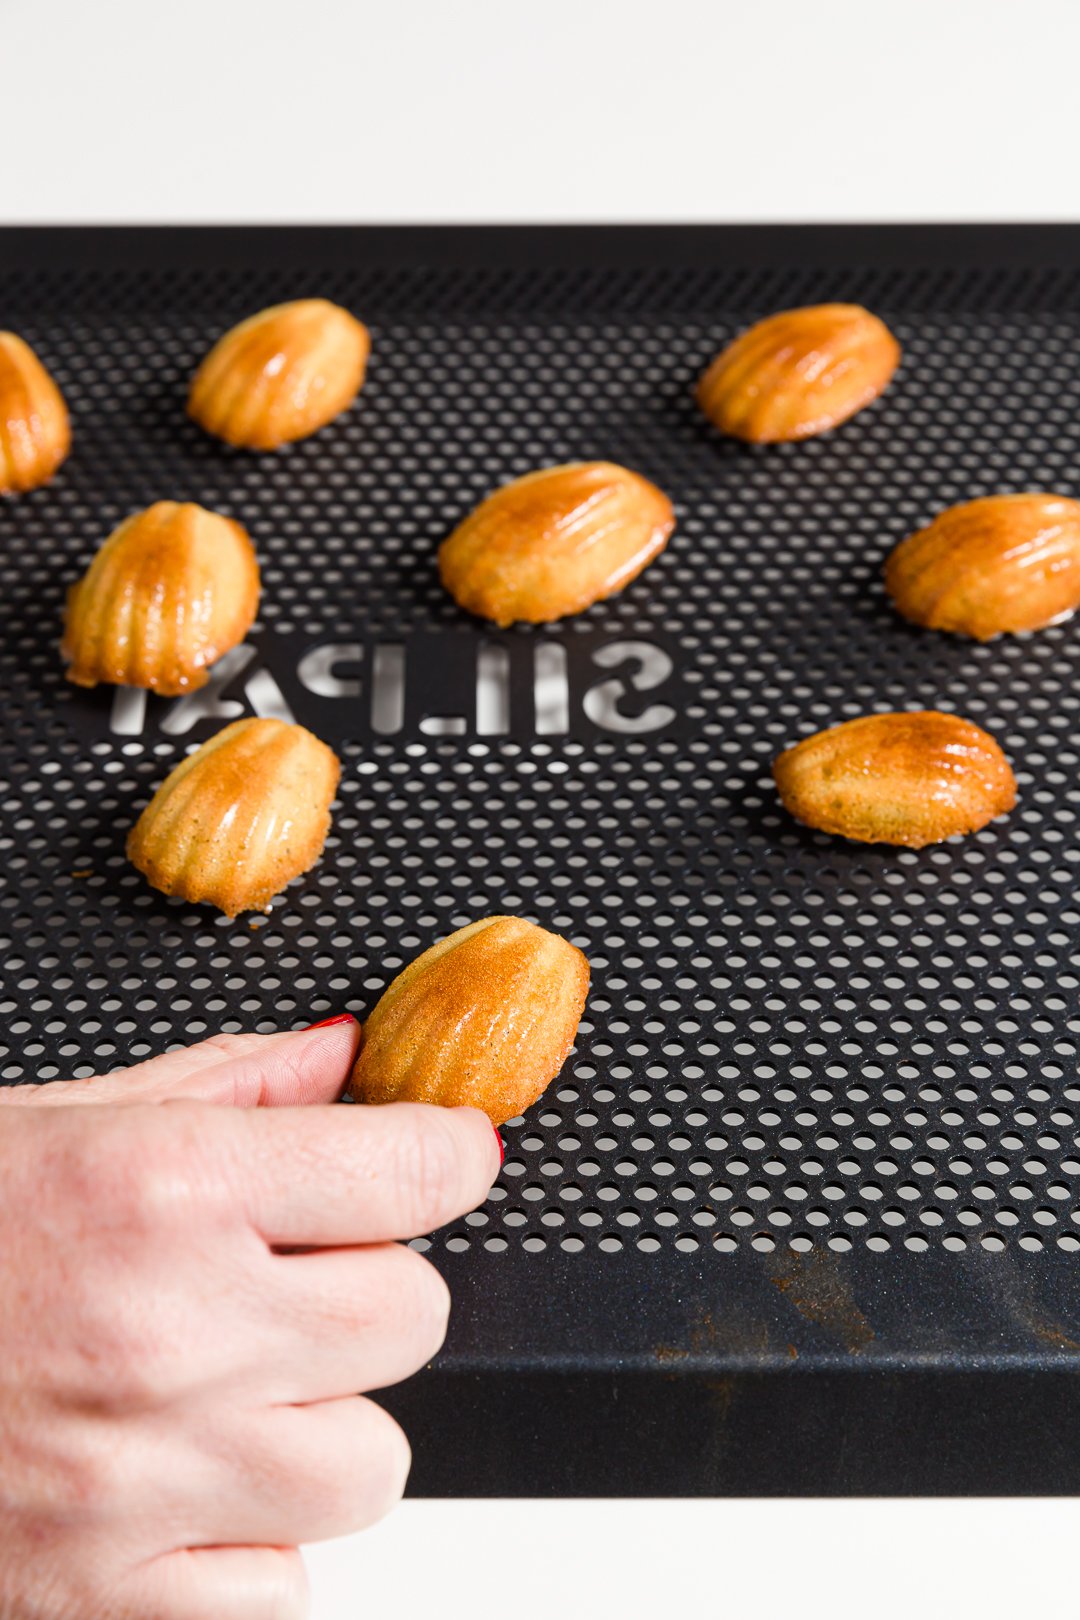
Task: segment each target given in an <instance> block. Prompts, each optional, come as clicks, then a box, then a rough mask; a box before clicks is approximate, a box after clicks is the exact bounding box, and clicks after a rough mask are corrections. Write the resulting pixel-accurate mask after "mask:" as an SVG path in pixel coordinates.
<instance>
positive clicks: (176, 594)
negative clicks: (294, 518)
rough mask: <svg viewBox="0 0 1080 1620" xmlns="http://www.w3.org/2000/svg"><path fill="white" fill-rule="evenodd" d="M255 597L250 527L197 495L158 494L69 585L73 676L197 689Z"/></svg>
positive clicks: (67, 650) (68, 654)
mask: <svg viewBox="0 0 1080 1620" xmlns="http://www.w3.org/2000/svg"><path fill="white" fill-rule="evenodd" d="M258 605H259V565H258V563H257V562H256V560H255V552H254V550H253V549H252V545H251V541H250V540H249V539H248V536H247V532H246V530H244V529H243V528H242V527H241V526H240V524H239V523H234V522H233V521H232V520H231V519H230V518H225V517H221V516H220V514H219V513H217V512H208V511H206V509H205V508H204V507H202V506H195V505H193V504H192V503H191V502H184V503H180V502H177V501H157V502H155V504H154V505H153V506H148V507H147V508H146V510H145V511H143V512H136V513H135V514H134V516H132V517H129V518H127V519H126V520H125V521H124V522H123V523H121V525H120V527H119V528H118V529H115V530H114V531H113V533H112V534H111V535H110V536H109V538H108V539H107V540H106V541H105V543H104V545H103V546H102V547H101V550H100V551H99V552H98V554H97V556H96V557H95V558H94V560H93V562H92V563H91V564H90V567H89V568H88V569H87V571H86V573H85V574H84V575H83V577H82V579H81V580H79V582H78V584H77V585H73V586H72V587H71V590H70V591H69V592H68V600H67V611H66V614H65V620H64V639H63V642H62V643H61V652H62V653H63V656H64V657H65V658H66V659H67V660H68V661H69V667H68V670H67V678H68V680H69V681H74V682H75V684H76V685H77V686H96V685H97V684H98V682H99V681H108V682H112V683H113V684H114V685H117V686H143V687H148V688H149V689H150V690H151V691H152V692H159V693H161V694H162V695H163V696H165V697H176V696H178V695H179V694H180V693H182V692H190V691H193V690H194V689H195V688H196V687H199V686H202V685H204V684H205V682H206V678H207V675H206V671H207V668H208V666H209V665H210V664H212V663H214V662H215V660H216V659H218V658H220V657H221V656H222V654H223V653H226V652H228V650H229V648H230V647H235V646H236V645H237V643H238V642H241V641H243V639H244V637H245V636H246V635H247V633H248V630H249V629H250V628H251V625H252V623H253V621H254V618H255V613H256V610H257V608H258Z"/></svg>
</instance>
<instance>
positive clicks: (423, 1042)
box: [351, 917, 589, 1125]
mask: <svg viewBox="0 0 1080 1620" xmlns="http://www.w3.org/2000/svg"><path fill="white" fill-rule="evenodd" d="M588 989H589V964H588V962H587V961H586V959H585V957H584V956H583V955H582V953H581V952H580V951H579V950H578V949H577V948H576V946H573V945H571V944H570V942H569V941H568V940H565V939H563V938H562V937H561V936H560V935H558V934H552V933H549V932H548V931H547V929H544V928H539V927H537V925H536V924H535V923H532V922H528V921H527V920H526V919H525V918H523V917H484V918H481V920H480V921H479V922H474V923H470V924H469V925H468V926H467V927H465V928H459V929H458V930H457V932H456V933H454V934H451V935H450V936H449V938H447V939H444V940H440V941H439V943H438V944H437V945H433V946H431V948H430V949H429V950H426V951H425V952H424V953H423V955H422V956H418V957H417V958H416V960H415V961H414V962H412V963H410V965H409V966H408V967H407V968H405V969H404V971H403V972H401V973H399V974H398V976H397V978H396V979H394V981H393V982H392V984H390V985H389V987H388V988H387V990H386V991H385V992H384V994H383V996H382V997H381V999H380V1000H379V1002H378V1003H377V1005H376V1006H375V1008H374V1010H373V1012H372V1013H371V1016H370V1017H369V1018H368V1020H367V1022H366V1024H365V1025H364V1039H363V1045H362V1046H361V1049H360V1055H359V1057H358V1058H357V1061H356V1067H355V1069H354V1071H353V1076H352V1081H351V1090H352V1094H353V1096H354V1097H355V1098H356V1100H357V1101H358V1102H364V1103H388V1102H426V1103H438V1104H441V1105H442V1106H443V1107H446V1108H457V1107H470V1108H480V1109H482V1110H483V1111H484V1113H486V1114H487V1116H488V1118H489V1119H490V1120H491V1122H492V1124H494V1125H501V1124H503V1123H504V1122H505V1121H506V1120H508V1119H514V1118H516V1117H517V1115H518V1114H522V1113H524V1111H525V1109H526V1108H528V1107H529V1106H530V1105H531V1104H532V1103H534V1102H535V1101H536V1099H537V1098H538V1097H539V1096H540V1095H541V1093H542V1092H543V1090H544V1088H545V1086H547V1085H548V1083H549V1082H550V1081H551V1080H553V1079H554V1077H555V1075H556V1074H558V1072H559V1070H560V1069H561V1068H562V1066H563V1063H564V1062H565V1061H566V1057H567V1054H568V1053H569V1051H570V1048H571V1046H572V1045H573V1044H574V1037H575V1036H576V1034H577V1028H578V1024H579V1023H580V1022H581V1014H582V1011H583V1009H584V1006H585V998H586V995H587V994H588Z"/></svg>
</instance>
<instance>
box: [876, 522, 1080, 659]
mask: <svg viewBox="0 0 1080 1620" xmlns="http://www.w3.org/2000/svg"><path fill="white" fill-rule="evenodd" d="M885 588H886V589H887V591H888V592H889V595H890V596H891V597H892V599H893V601H894V602H895V604H896V606H897V608H898V609H899V611H900V612H901V613H902V614H903V615H904V617H905V618H906V619H911V620H912V621H913V622H914V623H915V624H921V625H925V626H926V627H927V629H930V630H951V631H953V632H954V633H955V634H957V635H961V636H973V637H974V638H975V640H976V641H990V640H992V638H993V637H994V636H999V635H1002V634H1003V633H1006V632H1009V631H1013V632H1015V631H1018V630H1039V629H1041V628H1042V627H1043V626H1044V625H1047V624H1054V623H1055V622H1056V621H1057V620H1059V619H1064V618H1067V617H1068V615H1069V614H1070V613H1075V611H1076V609H1077V608H1078V607H1080V501H1072V500H1068V499H1066V497H1065V496H1063V495H1039V494H1029V495H989V496H986V497H984V498H983V499H981V500H977V501H965V502H964V504H963V505H961V506H951V507H949V509H948V510H947V511H945V512H940V513H939V514H938V516H937V517H936V518H935V519H934V521H933V522H932V523H930V524H928V525H927V527H926V528H925V529H920V530H919V531H918V533H916V534H911V535H909V536H908V537H907V539H906V540H901V542H900V544H899V545H898V546H897V547H896V549H895V551H894V552H893V553H892V555H891V556H890V558H889V560H888V562H887V563H886V565H885Z"/></svg>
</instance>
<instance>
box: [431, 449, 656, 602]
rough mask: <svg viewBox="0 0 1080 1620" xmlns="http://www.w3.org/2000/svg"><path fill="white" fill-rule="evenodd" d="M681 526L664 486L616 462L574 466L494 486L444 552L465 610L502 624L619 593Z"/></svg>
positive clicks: (449, 581)
mask: <svg viewBox="0 0 1080 1620" xmlns="http://www.w3.org/2000/svg"><path fill="white" fill-rule="evenodd" d="M674 527H675V515H674V512H673V510H672V506H671V502H670V501H669V500H668V498H667V496H666V495H665V494H663V492H662V491H661V490H659V489H657V487H656V485H655V484H651V483H650V482H649V481H648V479H646V478H642V477H641V475H640V474H639V473H635V472H631V471H630V470H629V469H628V468H626V467H620V466H618V465H616V464H615V463H614V462H610V461H577V462H568V463H566V464H565V465H562V466H557V467H544V468H542V469H541V470H539V471H538V472H532V473H527V474H526V475H525V476H524V477H523V478H516V479H514V480H513V481H512V482H511V483H509V484H504V485H503V486H502V487H501V488H500V489H497V490H495V491H494V492H493V493H492V494H491V495H489V496H488V497H487V498H486V499H485V500H483V501H481V503H480V505H479V506H478V507H476V508H475V510H474V511H472V512H471V513H470V514H469V516H468V517H466V518H465V519H464V521H463V522H462V523H460V524H459V525H458V527H457V528H456V529H455V530H454V532H453V534H451V535H450V537H449V538H448V539H447V540H444V541H443V544H442V545H441V546H440V548H439V573H440V576H441V578H442V582H443V584H444V585H445V586H446V589H447V590H448V591H449V592H450V594H451V596H452V597H453V598H454V600H455V602H457V603H458V605H459V607H462V608H464V609H465V610H466V612H468V613H475V614H476V615H477V616H478V617H479V618H482V619H489V620H491V621H492V622H493V623H495V624H497V625H499V626H500V627H502V628H505V627H506V626H508V625H511V624H514V623H516V622H519V621H521V622H524V623H527V624H547V623H550V622H551V621H552V620H555V619H562V618H566V617H567V616H568V615H570V614H574V613H582V612H584V610H585V609H586V608H588V607H591V606H592V604H593V603H594V602H599V601H602V600H603V599H604V598H605V597H608V596H613V595H614V594H615V593H616V592H617V591H621V590H622V589H623V587H624V586H625V585H628V584H629V583H630V581H631V580H632V579H634V578H636V576H637V575H638V574H640V573H641V571H642V569H644V568H646V567H647V566H648V564H649V563H651V562H652V561H653V559H654V558H655V557H657V556H658V555H659V553H660V552H661V551H662V550H663V549H664V547H665V545H666V544H667V542H668V538H669V536H670V535H671V532H672V530H673V529H674Z"/></svg>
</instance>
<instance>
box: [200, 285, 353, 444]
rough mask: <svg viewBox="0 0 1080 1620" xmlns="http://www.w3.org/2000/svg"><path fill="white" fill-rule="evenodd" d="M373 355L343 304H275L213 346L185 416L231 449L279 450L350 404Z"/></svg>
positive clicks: (316, 301) (300, 301)
mask: <svg viewBox="0 0 1080 1620" xmlns="http://www.w3.org/2000/svg"><path fill="white" fill-rule="evenodd" d="M370 350H371V338H370V336H369V333H368V329H367V327H366V326H363V325H362V324H361V323H360V321H358V320H357V319H356V317H355V316H353V315H350V314H349V311H348V310H347V309H342V308H341V307H340V306H339V305H338V304H331V303H328V302H327V300H326V299H325V298H301V299H297V300H296V301H295V302H293V303H290V304H274V305H273V306H272V307H271V308H270V309H263V310H260V311H259V313H258V314H257V315H252V316H250V317H249V318H248V319H247V320H246V321H241V322H240V325H239V326H234V327H233V328H232V330H231V331H229V332H226V333H225V336H224V337H223V338H220V339H219V340H218V342H217V343H215V345H214V347H213V348H212V349H211V350H210V353H209V354H208V355H207V356H206V359H205V360H204V361H203V363H202V365H201V366H200V367H199V369H198V371H197V372H196V373H195V377H194V380H193V382H192V384H191V393H190V395H189V397H188V414H189V415H190V416H191V417H192V418H193V420H194V421H196V422H198V424H199V426H200V427H202V428H205V429H206V431H207V433H212V434H214V435H215V437H216V438H219V439H224V440H225V442H226V444H232V445H237V446H239V447H240V448H241V449H245V450H276V449H277V448H278V447H279V445H283V444H288V443H291V442H292V441H293V440H294V439H306V438H307V437H308V435H309V434H311V433H315V432H317V431H318V429H319V428H321V427H325V426H326V424H327V422H331V421H333V419H334V417H335V416H340V414H341V412H342V411H344V410H346V409H347V408H348V406H350V405H351V404H352V402H353V400H354V399H355V398H356V396H357V394H358V393H359V392H360V388H361V386H362V384H363V381H364V372H365V370H366V368H367V360H368V354H369V353H370Z"/></svg>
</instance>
